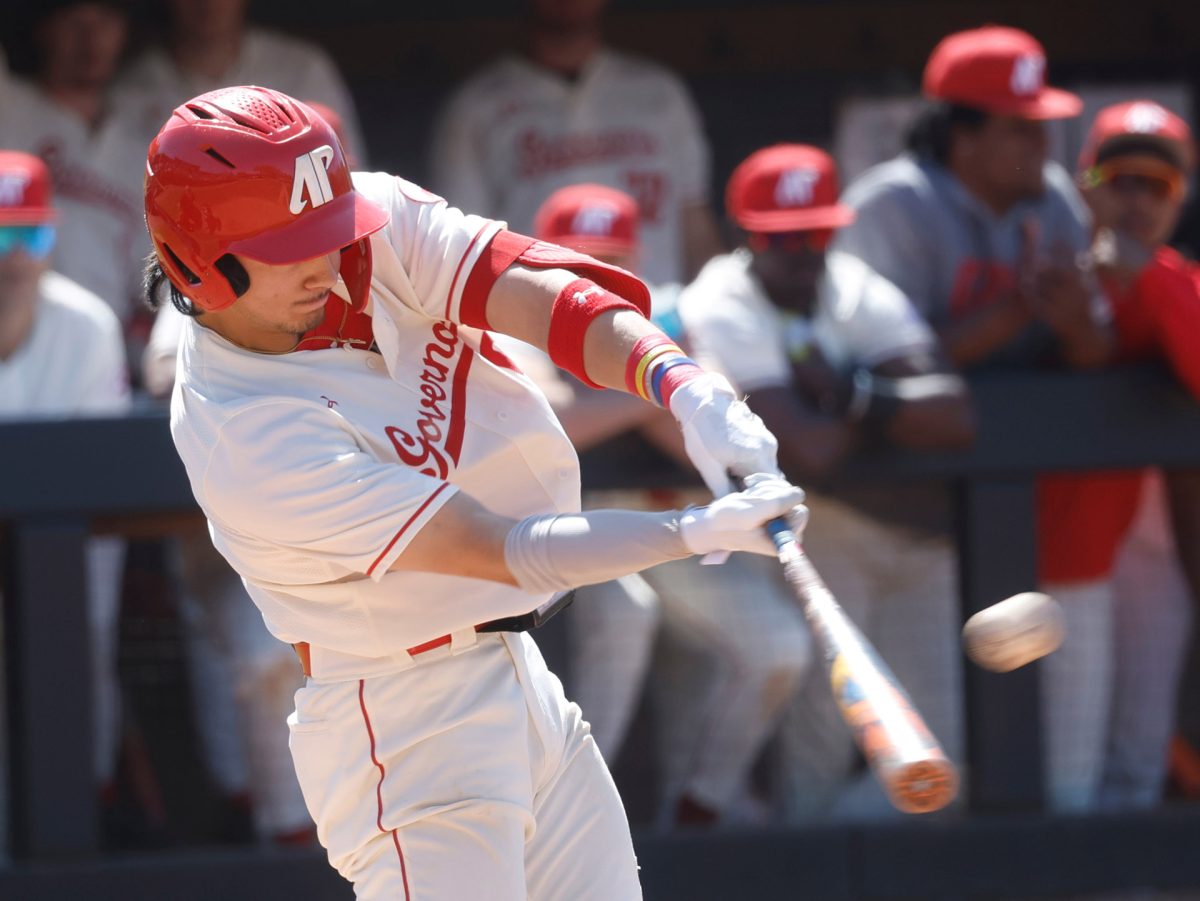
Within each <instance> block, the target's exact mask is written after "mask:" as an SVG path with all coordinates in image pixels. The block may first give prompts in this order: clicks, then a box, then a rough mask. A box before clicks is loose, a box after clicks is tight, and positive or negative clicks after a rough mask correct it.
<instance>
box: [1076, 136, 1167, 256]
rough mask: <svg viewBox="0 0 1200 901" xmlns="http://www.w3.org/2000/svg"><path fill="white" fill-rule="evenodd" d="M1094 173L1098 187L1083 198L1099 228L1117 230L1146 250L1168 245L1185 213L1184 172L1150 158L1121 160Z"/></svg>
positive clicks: (1111, 161)
mask: <svg viewBox="0 0 1200 901" xmlns="http://www.w3.org/2000/svg"><path fill="white" fill-rule="evenodd" d="M1093 171H1095V172H1097V174H1098V177H1097V178H1096V181H1098V182H1099V183H1098V184H1096V185H1095V186H1093V187H1090V188H1088V189H1086V190H1085V191H1084V197H1085V198H1086V199H1087V202H1088V206H1090V207H1091V209H1092V218H1093V221H1094V223H1095V226H1096V227H1097V228H1113V229H1117V230H1118V231H1122V232H1124V233H1125V234H1127V235H1129V236H1130V237H1132V238H1134V239H1135V240H1136V241H1138V243H1140V244H1142V245H1143V246H1145V247H1158V246H1159V245H1161V244H1164V243H1166V241H1167V240H1168V239H1169V238H1170V237H1171V233H1172V232H1173V231H1174V230H1175V225H1176V224H1177V223H1178V222H1179V216H1180V213H1181V212H1182V210H1183V203H1184V199H1185V188H1184V177H1183V173H1182V172H1180V171H1179V170H1178V169H1176V168H1174V167H1173V166H1171V165H1170V164H1169V163H1166V162H1164V161H1161V160H1157V159H1154V158H1149V157H1148V158H1142V157H1129V158H1122V157H1118V158H1116V159H1113V160H1110V161H1108V162H1107V163H1105V164H1104V165H1103V166H1099V167H1097V168H1096V170H1093Z"/></svg>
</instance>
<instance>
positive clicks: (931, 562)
mask: <svg viewBox="0 0 1200 901" xmlns="http://www.w3.org/2000/svg"><path fill="white" fill-rule="evenodd" d="M837 197H838V183H837V172H836V169H835V167H834V163H833V160H832V159H831V158H830V157H829V155H828V154H826V153H825V152H824V151H822V150H820V149H818V148H816V147H809V146H806V145H803V144H778V145H775V146H773V147H767V148H765V149H763V150H759V151H757V152H756V153H753V154H751V156H750V157H749V158H747V159H746V160H745V161H744V162H742V163H741V165H739V166H738V167H737V169H735V170H734V172H733V174H732V176H731V177H730V179H729V185H728V188H727V190H726V208H727V210H728V212H729V215H730V217H731V218H732V219H733V221H734V222H736V223H737V224H738V225H739V226H740V227H741V228H742V229H743V230H744V231H745V233H746V243H745V246H744V247H743V248H741V249H739V250H737V251H735V252H733V253H731V254H727V255H724V256H719V257H716V258H714V259H713V260H711V261H710V262H709V263H708V265H707V266H705V267H704V269H703V271H702V272H701V273H700V276H699V277H698V278H697V279H696V280H695V281H694V282H693V283H692V284H690V285H688V287H687V288H686V289H684V292H683V295H682V296H681V297H680V316H681V317H682V319H683V323H684V326H685V327H686V329H687V332H688V335H689V336H690V337H691V339H692V343H693V348H694V350H695V353H696V358H697V359H698V360H700V361H702V363H703V364H704V365H706V366H710V367H711V368H713V369H716V370H717V371H720V372H722V373H723V374H725V375H726V376H727V377H728V378H729V380H730V382H731V383H733V385H734V386H735V387H736V388H737V390H738V391H739V392H744V393H747V394H748V395H749V400H748V403H749V404H750V405H751V409H753V410H754V411H755V412H757V413H758V414H759V415H760V416H761V417H763V420H764V422H766V423H768V425H769V427H770V428H771V429H772V430H773V431H774V433H775V434H777V435H778V436H779V440H780V462H781V464H782V465H783V466H784V468H785V472H788V473H789V474H790V475H791V476H792V477H793V478H799V477H801V476H803V477H804V478H805V479H806V480H808V479H811V480H814V481H815V482H816V483H817V484H818V485H820V486H821V490H820V492H819V493H813V494H812V495H811V499H810V502H811V503H814V504H816V505H817V507H818V508H819V509H820V510H821V511H822V513H821V516H822V517H827V520H825V519H823V521H822V525H823V526H827V528H822V530H821V534H820V535H815V534H814V535H811V536H809V539H808V540H806V542H805V545H806V550H807V551H808V552H809V553H810V554H811V555H812V558H813V561H814V563H815V564H816V565H817V566H818V567H820V569H821V572H822V574H823V575H824V577H825V579H826V581H827V582H828V584H829V586H830V588H831V590H832V591H833V592H834V594H835V595H836V596H837V598H838V600H839V602H840V603H841V604H842V605H843V606H844V607H845V608H846V610H847V612H848V613H849V614H850V616H851V617H852V618H853V619H854V621H855V622H856V623H858V624H859V625H860V626H861V628H862V629H863V631H864V632H865V633H866V635H867V636H868V637H869V638H870V640H871V641H872V642H873V643H874V644H875V646H876V647H878V648H879V650H880V653H881V654H882V655H883V657H884V658H885V659H886V660H887V661H888V664H889V665H890V666H891V667H892V669H893V670H894V671H895V672H896V674H897V676H898V677H899V678H900V680H901V682H903V684H904V685H905V687H906V688H907V689H908V691H909V692H910V693H911V694H912V696H913V699H914V701H915V702H916V704H917V705H918V707H919V708H920V709H921V711H922V712H923V713H924V714H925V716H926V717H927V718H928V721H929V725H930V728H932V730H933V731H934V733H935V734H936V735H937V736H938V738H939V739H941V741H942V742H943V745H944V746H945V748H946V751H947V753H948V754H949V755H950V756H951V758H958V757H960V756H961V751H962V720H961V706H962V695H961V687H960V682H961V671H960V663H959V657H960V654H959V642H958V627H959V614H958V592H957V590H956V581H955V569H954V549H953V545H952V543H951V541H950V539H949V537H948V536H947V535H946V534H944V529H945V524H944V523H941V522H939V520H938V518H937V517H938V514H939V510H938V509H937V508H936V507H934V506H929V505H922V504H921V503H920V501H921V499H922V496H923V495H922V494H920V493H918V494H916V495H914V494H912V493H911V492H910V490H909V489H908V487H907V486H903V485H887V486H878V487H876V486H870V485H862V484H858V483H852V482H849V481H848V480H846V479H838V478H837V477H836V475H833V474H831V473H832V471H833V470H834V469H835V467H836V464H837V463H838V462H839V461H840V460H841V459H842V457H844V455H845V454H846V453H847V452H848V451H849V449H850V448H851V447H852V446H854V445H858V444H864V443H865V444H885V445H887V444H891V445H899V446H903V447H908V448H912V449H917V450H922V449H925V450H931V449H936V448H956V447H962V446H964V445H965V444H968V443H969V442H970V441H971V439H972V436H973V421H972V417H971V412H970V408H969V404H968V400H967V394H966V390H965V387H964V385H963V383H962V380H961V379H960V378H958V377H957V376H954V375H952V374H950V373H949V372H948V371H947V368H946V364H945V363H944V361H942V360H941V359H940V355H939V353H938V349H937V344H936V339H935V338H934V335H933V332H932V331H931V330H930V328H929V326H928V325H927V324H926V323H925V321H924V320H923V319H922V318H921V316H920V315H919V314H918V313H917V312H916V311H915V310H914V309H913V308H912V305H911V304H910V303H909V301H908V299H907V298H906V297H905V296H904V295H903V294H902V293H901V292H900V291H899V290H898V289H897V288H896V287H895V286H894V285H892V284H890V283H889V282H887V281H886V280H885V279H883V278H882V277H880V276H879V275H877V274H875V273H874V272H872V271H871V270H870V269H869V268H868V267H867V266H865V265H864V264H863V263H862V262H861V261H860V260H858V259H856V258H854V257H851V256H849V255H846V254H842V253H830V254H827V253H826V248H827V247H828V244H829V242H830V240H831V239H832V237H833V234H834V232H835V230H837V229H839V228H841V227H844V226H847V225H849V224H850V223H851V222H852V221H853V220H854V211H853V210H851V209H850V208H849V207H847V206H844V205H842V204H839V203H838V202H837ZM924 494H928V491H925V492H924ZM839 720H840V715H839V713H838V709H837V706H836V704H835V702H834V700H833V698H832V696H831V695H830V693H829V687H828V685H826V684H823V680H820V679H813V680H809V681H808V682H806V683H805V684H804V686H803V687H802V688H801V690H800V693H799V696H798V697H797V699H796V701H795V703H794V704H793V705H792V706H791V708H790V709H789V711H788V713H787V714H786V715H785V718H784V723H783V726H782V728H781V730H780V740H781V748H782V751H783V754H782V766H781V775H782V778H783V789H784V791H783V796H784V797H783V803H784V807H785V813H786V815H787V817H788V818H789V819H792V820H794V821H800V820H805V819H810V818H821V817H825V816H828V815H830V814H837V815H847V816H876V815H883V814H885V813H886V812H887V811H888V810H889V809H890V805H889V804H888V802H887V800H886V798H885V797H884V796H883V793H882V791H880V790H879V788H878V785H877V784H876V782H875V780H874V779H872V778H870V776H869V774H868V775H867V776H866V777H865V778H863V779H862V780H861V782H853V783H852V782H851V781H850V773H851V769H852V764H853V763H854V760H855V758H856V754H855V751H854V746H853V743H852V742H851V740H850V736H849V735H848V734H847V733H846V731H845V729H844V728H839Z"/></svg>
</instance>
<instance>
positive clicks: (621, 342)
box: [487, 266, 662, 391]
mask: <svg viewBox="0 0 1200 901" xmlns="http://www.w3.org/2000/svg"><path fill="white" fill-rule="evenodd" d="M576 279H578V276H577V275H575V273H573V272H570V271H568V270H566V269H543V270H533V269H527V268H525V267H523V266H512V267H510V268H509V269H507V270H506V271H505V272H504V273H503V274H502V275H501V276H500V277H499V278H498V279H497V280H496V283H495V285H493V287H492V291H491V294H490V295H489V296H488V306H487V315H488V322H489V323H490V324H491V326H492V327H493V328H494V329H496V330H497V331H499V332H503V333H504V334H506V335H512V336H513V337H514V338H520V339H521V340H522V341H525V342H526V343H528V344H532V345H533V346H534V347H537V348H539V349H541V350H543V351H546V352H547V353H550V354H551V356H554V353H553V352H552V349H551V347H550V319H551V312H552V309H553V305H554V301H555V298H556V297H558V295H559V292H561V291H562V290H563V289H564V288H566V287H567V286H568V285H570V284H571V283H572V282H573V281H575V280H576ZM661 334H662V332H661V331H660V330H659V329H658V327H657V326H654V325H652V324H651V323H650V321H649V320H648V319H646V317H644V316H642V315H641V314H640V313H636V312H634V311H633V310H625V309H619V310H609V311H606V312H603V313H601V314H600V315H599V316H597V317H596V318H595V319H593V320H592V321H591V322H590V323H589V324H588V327H587V330H586V332H584V333H583V335H582V338H581V340H582V343H583V363H584V366H585V368H586V374H587V377H588V379H590V380H591V381H592V382H594V383H596V384H598V385H601V386H603V387H605V388H616V389H618V390H622V391H623V390H625V387H626V386H625V366H626V363H627V362H628V360H629V355H630V353H632V352H633V347H634V345H635V344H636V343H637V342H638V340H639V339H640V338H642V337H644V336H646V335H661Z"/></svg>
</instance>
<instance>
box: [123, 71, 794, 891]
mask: <svg viewBox="0 0 1200 901" xmlns="http://www.w3.org/2000/svg"><path fill="white" fill-rule="evenodd" d="M146 221H147V226H148V228H149V231H150V235H151V239H152V240H153V243H154V246H155V251H156V255H155V259H154V261H153V265H152V267H151V270H150V271H149V272H148V279H147V280H148V296H150V297H154V296H156V294H157V289H158V286H160V285H162V284H163V283H164V280H165V281H166V283H167V285H168V292H169V293H170V295H171V302H172V303H175V304H176V305H177V306H179V307H181V308H182V309H183V310H184V311H186V312H189V313H193V314H195V315H194V318H193V319H192V320H191V321H189V322H188V323H187V326H186V328H185V331H184V335H183V340H182V342H181V344H180V350H179V365H178V374H177V382H176V386H175V389H174V395H173V398H172V434H173V437H174V439H175V442H176V447H177V448H178V450H179V453H180V456H181V457H182V459H183V461H184V464H185V466H186V468H187V471H188V475H189V478H190V479H191V483H192V487H193V490H194V491H195V494H196V497H197V499H198V501H199V502H200V505H201V507H202V508H203V509H204V511H205V513H206V515H207V516H208V519H209V523H210V529H211V534H212V537H213V542H214V544H215V545H216V546H217V548H218V549H219V550H220V551H221V553H222V554H223V555H224V556H225V557H226V558H227V559H228V560H229V561H230V563H231V564H232V565H233V567H234V569H236V570H237V571H238V572H239V573H240V574H241V575H242V578H243V580H244V582H245V584H246V587H247V589H248V591H249V592H250V595H251V597H252V599H253V600H254V601H255V603H256V604H257V605H258V607H259V609H260V610H261V611H262V613H263V617H264V620H265V621H266V623H267V626H268V628H269V629H270V630H271V631H272V632H273V633H274V634H275V635H276V636H277V637H278V638H280V639H282V640H283V641H286V642H290V643H293V644H294V645H295V647H296V651H297V654H298V655H299V657H300V659H301V661H302V665H303V668H304V670H305V672H306V675H307V676H308V681H307V683H306V685H305V687H304V688H303V689H301V690H300V691H299V692H298V693H297V696H296V710H295V711H294V712H293V714H292V716H291V717H290V718H289V724H290V728H291V734H292V755H293V759H294V761H295V765H296V772H297V776H298V778H299V781H300V786H301V789H302V790H303V792H304V796H305V800H306V802H307V805H308V808H309V811H310V812H311V813H312V815H313V819H314V820H315V822H316V825H317V833H318V837H319V839H320V841H321V843H322V844H323V845H324V846H325V847H326V849H327V850H328V853H329V858H330V861H331V863H332V864H333V865H334V866H335V867H336V868H337V869H338V870H339V872H341V873H342V874H343V875H344V876H346V878H348V879H350V880H351V881H352V882H353V883H354V885H355V891H356V892H357V894H358V896H359V897H360V898H371V899H375V898H385V897H386V898H396V897H401V898H413V897H437V898H475V897H480V896H481V895H486V896H488V897H494V898H512V899H523V898H564V899H566V898H570V899H581V898H597V899H599V898H604V899H613V898H636V897H640V889H639V886H638V880H637V871H636V864H635V862H634V858H633V850H632V844H631V841H630V838H629V831H628V825H627V823H626V820H625V816H624V813H623V811H622V809H621V805H620V801H619V799H618V798H617V796H616V792H615V789H614V787H613V784H612V781H611V778H610V777H609V775H608V773H607V770H606V769H605V767H604V764H603V761H602V760H601V758H600V756H599V754H598V753H597V752H596V750H595V746H594V744H593V743H592V741H591V739H590V737H589V736H588V734H587V727H586V725H585V724H584V723H583V721H582V718H581V716H580V714H579V710H578V708H577V707H575V706H574V705H571V704H568V703H567V701H566V700H565V699H564V697H563V695H562V689H561V686H560V685H559V683H558V681H557V680H556V679H555V678H554V677H553V676H552V675H551V674H550V673H549V672H548V671H547V670H546V668H545V664H544V663H543V661H542V659H541V657H540V655H539V654H538V651H537V648H536V645H534V643H533V641H532V640H531V639H530V638H529V636H528V635H526V634H525V633H524V632H523V631H522V630H524V629H527V628H528V627H530V626H532V625H534V624H536V623H537V622H539V621H541V620H543V619H544V618H545V617H547V616H549V615H552V614H553V612H555V610H556V608H557V607H559V606H560V605H561V604H562V603H563V599H564V597H565V595H564V592H566V591H567V590H568V589H570V588H572V587H574V586H576V585H581V584H589V583H597V582H603V581H607V580H609V579H612V578H616V577H618V576H621V575H624V574H627V573H629V572H633V571H636V570H639V569H642V568H644V567H646V566H651V565H654V564H657V563H661V562H665V561H666V560H670V559H677V558H682V557H687V556H690V555H692V554H699V553H710V552H713V551H718V550H731V551H732V550H750V551H757V552H761V553H771V544H770V542H769V541H768V540H766V538H765V536H764V534H763V531H762V528H761V526H762V524H763V522H764V521H765V520H766V519H767V518H769V517H771V516H778V515H782V514H785V513H787V512H788V511H791V510H792V509H793V508H794V507H795V506H796V505H797V503H798V502H799V500H800V498H801V496H802V494H801V492H800V491H799V490H798V489H795V488H793V487H791V486H790V485H788V484H787V483H786V482H785V481H783V480H782V478H780V477H779V476H778V475H777V472H778V470H777V469H776V466H775V460H774V452H775V442H774V439H773V437H772V436H771V435H770V433H769V432H767V431H766V429H765V428H764V427H763V426H762V423H761V422H760V421H759V420H758V419H757V418H756V417H755V416H753V414H751V413H750V412H749V410H748V409H747V408H746V407H745V405H744V404H742V403H740V402H738V401H737V400H736V398H735V396H734V394H733V392H732V390H731V389H730V388H729V386H728V383H727V382H725V381H724V380H723V379H721V378H720V377H719V376H715V375H712V374H710V373H706V372H704V371H703V370H702V369H700V367H698V366H697V365H696V364H695V363H694V362H692V361H691V360H690V359H688V358H687V357H686V356H685V355H684V354H683V353H682V352H681V351H679V349H678V347H677V346H676V345H674V344H673V343H672V342H671V341H670V340H669V339H668V338H666V337H665V336H664V335H662V333H661V332H659V331H658V330H657V329H656V328H654V327H653V326H652V325H651V324H650V322H649V321H648V320H647V319H645V313H646V312H647V307H648V304H647V301H648V295H647V291H646V289H645V287H644V286H643V285H642V284H641V283H640V282H639V281H637V279H635V278H634V277H632V276H631V275H629V274H628V273H626V272H625V271H624V270H620V269H617V268H615V267H612V266H607V265H605V264H602V263H599V262H597V261H595V260H592V259H590V258H588V257H585V256H582V255H579V254H576V253H573V252H570V251H567V250H564V249H562V248H558V247H554V246H553V245H547V244H542V243H539V242H537V241H534V240H533V239H531V238H524V237H522V236H520V235H517V234H515V233H513V232H509V231H507V230H505V229H504V227H503V226H502V224H500V223H497V222H494V221H491V220H487V219H483V218H480V217H478V216H472V215H466V214H463V213H461V212H459V211H458V210H456V209H452V208H450V207H448V206H447V205H446V204H445V202H444V201H442V200H441V199H440V198H437V197H435V196H434V195H432V194H429V193H428V192H426V191H424V190H422V189H421V188H418V187H417V186H416V185H413V184H410V183H408V182H406V181H404V180H402V179H399V178H396V177H394V176H391V175H388V174H386V173H355V174H354V175H353V177H352V176H351V174H350V172H349V171H348V169H347V167H346V164H345V160H344V156H343V154H342V151H341V148H340V146H339V144H338V141H337V139H336V137H335V136H334V134H333V132H332V130H331V129H330V128H329V126H328V125H327V124H326V123H325V122H324V121H323V120H321V119H320V118H319V117H317V116H315V114H313V113H312V112H311V110H309V109H308V108H307V107H305V106H304V105H303V104H301V103H299V102H298V101H296V100H294V99H292V98H290V97H288V96H286V95H284V94H280V93H277V92H275V91H271V90H267V89H263V88H249V87H240V88H227V89H223V90H219V91H214V92H212V93H209V94H204V95H201V96H199V97H196V98H194V99H192V100H190V101H188V102H187V103H185V104H183V105H182V106H180V107H179V108H178V109H177V110H176V111H175V112H174V113H173V114H172V116H171V118H170V119H169V120H168V122H167V123H166V124H165V125H164V126H163V128H162V130H161V131H160V132H159V134H158V136H157V137H156V138H155V139H154V141H153V142H152V143H151V145H150V150H149V154H148V158H147V164H146ZM493 329H495V330H497V331H501V332H505V333H507V334H511V335H513V336H514V337H517V338H521V339H522V340H525V341H527V342H529V343H532V344H534V345H535V346H538V347H541V348H542V349H544V350H546V351H547V352H548V353H549V354H550V357H551V359H553V360H554V361H555V362H556V364H558V365H560V366H562V367H564V368H566V369H567V370H568V371H570V372H572V373H573V374H575V375H576V376H577V377H579V378H581V379H583V380H585V381H587V382H588V383H590V384H592V385H597V386H608V387H615V388H620V387H622V386H623V387H625V388H626V389H628V390H630V391H631V392H632V393H636V394H638V395H639V396H641V397H644V398H646V399H650V400H653V401H654V402H655V403H658V404H659V405H661V406H664V407H665V408H667V409H669V410H670V411H671V413H672V414H673V415H674V416H675V418H676V419H677V421H679V422H680V424H681V427H682V430H683V433H684V440H685V444H686V446H687V448H688V453H689V456H690V457H691V459H692V460H693V461H694V462H695V463H696V465H697V468H698V469H699V470H700V471H701V473H702V474H703V475H704V476H705V479H706V481H707V482H709V483H710V485H711V487H712V488H713V490H714V493H716V494H720V495H722V496H720V497H718V499H717V500H715V501H714V502H713V503H712V504H710V505H709V506H707V507H700V508H692V509H689V510H687V511H685V512H683V513H679V512H676V511H669V512H667V513H642V512H632V511H591V512H588V513H582V514H580V513H575V512H572V511H575V510H578V507H579V473H578V464H577V458H576V456H575V452H574V449H573V448H572V447H571V445H570V442H569V441H568V440H567V438H566V436H565V434H563V432H562V430H561V428H560V427H559V425H558V424H557V422H556V421H555V419H554V416H553V414H552V412H551V411H550V408H549V406H548V405H547V404H546V401H545V399H544V397H542V395H541V394H540V393H539V392H538V391H537V390H536V389H535V387H534V386H533V385H532V383H531V382H529V381H528V380H527V379H526V378H525V377H523V376H522V375H520V374H519V373H517V372H516V371H514V370H513V369H512V368H511V367H510V366H509V365H507V360H506V358H505V357H504V356H503V355H502V354H500V353H498V352H497V350H496V348H495V345H494V342H493V341H492V340H491V338H490V334H489V333H490V331H491V330H493ZM731 471H732V472H735V473H736V472H742V473H751V474H752V475H751V477H750V487H749V488H748V489H747V490H745V491H742V492H738V493H735V494H730V495H728V496H724V495H725V492H726V489H727V488H728V485H729V477H728V474H729V472H731ZM798 512H802V511H798Z"/></svg>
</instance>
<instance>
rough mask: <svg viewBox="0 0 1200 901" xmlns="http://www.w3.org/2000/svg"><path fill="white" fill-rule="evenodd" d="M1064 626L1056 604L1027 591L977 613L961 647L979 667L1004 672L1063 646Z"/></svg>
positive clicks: (1060, 611) (969, 624) (1043, 595)
mask: <svg viewBox="0 0 1200 901" xmlns="http://www.w3.org/2000/svg"><path fill="white" fill-rule="evenodd" d="M1065 632H1066V627H1065V624H1064V622H1063V611H1062V607H1060V606H1059V604H1058V601H1056V600H1054V598H1052V597H1050V595H1048V594H1042V593H1041V592H1040V591H1027V592H1025V593H1024V594H1018V595H1013V596H1012V597H1011V598H1008V599H1007V600H1004V601H1001V602H1000V603H998V604H993V605H992V606H990V607H988V608H986V609H984V610H980V611H979V612H978V613H976V614H975V615H974V616H972V617H971V618H970V619H969V620H967V624H966V625H965V626H963V630H962V637H963V648H964V649H965V650H966V652H967V656H968V657H970V658H971V660H973V661H974V662H975V663H977V664H979V666H981V667H983V668H984V669H987V670H992V671H993V672H997V673H1007V672H1009V671H1010V670H1014V669H1016V668H1017V667H1019V666H1024V665H1025V664H1027V663H1031V662H1033V661H1034V660H1037V659H1038V658H1040V657H1045V656H1046V655H1047V654H1049V653H1050V652H1051V651H1054V650H1056V649H1057V648H1058V646H1059V645H1061V644H1062V641H1063V636H1064V634H1065Z"/></svg>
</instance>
